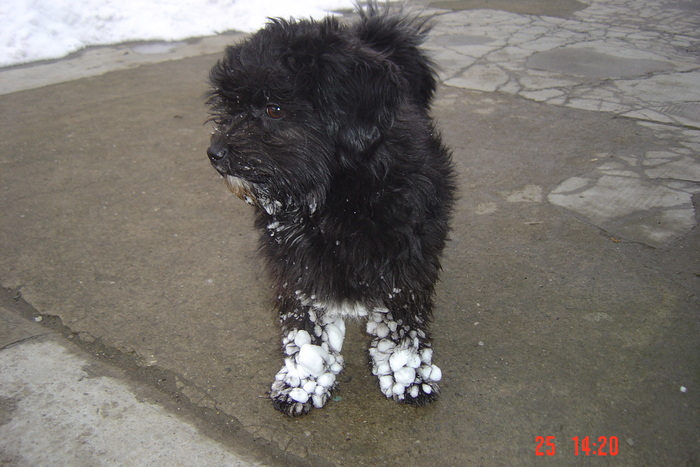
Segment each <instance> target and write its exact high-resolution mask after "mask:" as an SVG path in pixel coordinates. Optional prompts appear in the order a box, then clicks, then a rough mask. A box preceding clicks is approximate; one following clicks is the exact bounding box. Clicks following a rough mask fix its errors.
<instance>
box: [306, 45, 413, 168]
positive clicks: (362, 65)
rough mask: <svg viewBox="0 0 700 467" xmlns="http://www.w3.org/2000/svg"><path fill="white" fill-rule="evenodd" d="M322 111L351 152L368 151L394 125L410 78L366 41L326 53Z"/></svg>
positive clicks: (321, 87)
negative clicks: (341, 51)
mask: <svg viewBox="0 0 700 467" xmlns="http://www.w3.org/2000/svg"><path fill="white" fill-rule="evenodd" d="M322 67H323V69H322V72H321V74H320V79H322V80H324V81H325V82H326V83H333V84H332V85H331V86H329V87H326V88H324V87H323V86H320V87H319V91H320V97H321V104H322V106H323V108H321V113H322V114H323V115H325V116H326V120H327V122H328V123H329V125H330V126H331V129H332V131H334V132H335V134H336V135H337V137H338V143H339V144H340V145H341V146H342V147H343V148H344V149H346V150H347V151H349V152H350V153H351V154H363V153H366V152H368V151H369V150H370V149H371V148H372V147H373V146H374V145H375V144H377V143H378V142H379V141H380V140H381V139H382V137H383V136H384V135H385V134H386V132H387V130H388V129H389V128H390V127H391V126H392V125H393V123H394V120H395V118H396V114H397V112H398V109H399V107H400V105H401V100H402V98H403V97H404V92H405V89H406V87H407V86H406V82H405V79H404V76H403V75H402V74H401V73H400V70H399V69H398V68H397V67H396V65H395V64H394V63H393V62H391V61H390V60H387V59H386V57H384V56H382V55H381V54H380V53H378V52H376V51H375V50H374V49H371V48H369V47H366V46H365V45H353V46H352V48H351V50H349V51H347V52H346V53H345V54H341V55H338V56H328V57H324V60H323V62H322Z"/></svg>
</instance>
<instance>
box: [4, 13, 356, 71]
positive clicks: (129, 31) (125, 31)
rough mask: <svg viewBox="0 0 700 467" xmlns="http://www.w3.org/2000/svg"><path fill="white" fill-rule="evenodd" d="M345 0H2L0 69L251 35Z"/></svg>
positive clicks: (320, 15)
mask: <svg viewBox="0 0 700 467" xmlns="http://www.w3.org/2000/svg"><path fill="white" fill-rule="evenodd" d="M341 9H353V2H352V1H351V0H305V1H304V2H289V1H285V0H257V1H255V2H250V1H245V0H188V1H187V2H183V1H180V0H144V1H140V0H81V1H80V2H76V1H73V0H3V1H2V2H0V24H2V28H0V66H8V65H16V64H19V63H27V62H33V61H36V60H45V59H52V58H59V57H63V56H65V55H67V54H69V53H72V52H75V51H78V50H80V49H83V48H85V47H88V46H92V45H107V44H117V43H120V42H131V41H139V40H145V41H178V40H182V39H185V38H190V37H201V36H211V35H214V34H219V33H221V32H224V31H230V30H238V31H243V32H253V31H256V30H258V29H260V28H261V27H262V26H263V25H264V24H265V23H266V22H267V20H268V18H269V17H280V18H290V17H294V18H308V17H313V18H322V17H324V16H326V15H328V14H329V12H331V11H337V10H341Z"/></svg>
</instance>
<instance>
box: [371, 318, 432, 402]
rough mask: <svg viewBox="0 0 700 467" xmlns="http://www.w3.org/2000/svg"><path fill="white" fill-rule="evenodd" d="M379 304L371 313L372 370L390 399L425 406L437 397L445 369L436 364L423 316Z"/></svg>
mask: <svg viewBox="0 0 700 467" xmlns="http://www.w3.org/2000/svg"><path fill="white" fill-rule="evenodd" d="M394 314H397V315H399V313H393V312H392V311H391V310H389V309H388V308H385V307H377V308H374V310H372V312H371V313H370V314H369V320H368V321H367V333H368V334H370V335H371V336H373V337H374V338H373V339H372V342H371V344H370V349H369V354H370V359H371V364H372V373H374V375H376V376H377V377H378V378H379V387H380V389H381V391H382V393H383V394H384V395H385V396H386V397H387V398H392V399H394V400H396V401H399V402H407V403H410V404H417V405H424V404H427V403H429V402H432V401H433V400H435V399H437V397H438V392H439V387H438V384H437V382H438V381H440V379H441V378H442V371H441V370H440V368H438V367H437V366H436V365H434V364H433V363H432V357H433V349H432V348H431V343H430V339H429V337H428V335H427V329H426V325H427V323H425V322H423V321H422V320H421V319H420V318H418V317H415V316H413V317H412V319H408V317H407V316H406V314H403V313H401V315H403V318H402V317H400V316H394Z"/></svg>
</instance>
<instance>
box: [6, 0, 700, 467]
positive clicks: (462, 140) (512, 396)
mask: <svg viewBox="0 0 700 467" xmlns="http://www.w3.org/2000/svg"><path fill="white" fill-rule="evenodd" d="M433 7H440V8H443V10H440V11H439V13H440V14H439V16H438V24H437V26H436V28H435V30H434V31H433V35H432V36H431V39H430V41H429V43H428V47H429V48H430V49H431V50H432V53H433V56H434V57H435V59H436V61H437V62H438V63H439V64H440V66H441V70H442V71H441V79H442V80H443V83H444V84H443V86H442V87H441V89H440V93H439V95H438V98H437V101H436V104H435V109H434V114H435V116H436V118H437V120H438V121H439V126H440V127H441V128H442V129H443V133H444V139H445V141H446V142H447V143H448V144H449V145H451V146H452V147H453V149H454V157H455V162H456V165H457V168H458V171H459V185H460V201H459V203H458V208H457V212H456V215H455V219H454V223H453V227H454V230H453V233H452V241H451V242H450V243H449V245H448V248H447V251H446V255H445V261H444V263H445V264H444V267H445V271H444V273H443V276H442V278H443V280H442V283H441V284H440V287H439V289H438V298H437V303H438V309H437V310H436V318H435V323H434V326H433V330H434V334H435V341H436V342H435V358H436V363H438V364H439V365H440V366H441V368H442V369H443V372H444V382H443V394H442V398H441V400H440V401H439V402H438V403H437V404H434V405H433V406H431V407H427V408H421V409H416V408H413V407H406V406H401V405H396V404H393V403H392V402H389V401H387V400H385V399H384V398H383V397H382V395H381V394H380V393H379V391H378V389H377V388H376V384H375V382H374V380H373V377H372V376H371V374H370V372H369V370H368V368H367V365H366V356H365V350H364V349H365V347H366V345H367V339H366V337H365V336H364V335H363V333H362V332H361V328H362V327H361V325H359V324H358V325H354V326H353V325H352V324H351V325H349V326H348V338H347V342H346V344H345V347H344V349H346V350H345V351H344V352H345V357H346V362H347V369H346V371H345V373H344V374H343V375H342V376H341V379H342V381H341V383H342V385H341V388H340V391H339V392H338V395H337V397H336V398H335V400H334V401H332V402H331V403H329V405H328V406H327V407H326V408H324V409H323V410H320V411H316V412H314V413H312V414H311V415H310V416H308V417H305V418H302V419H294V420H290V419H287V418H285V417H283V416H282V415H281V414H279V413H277V412H275V411H274V410H273V409H272V408H271V405H270V402H269V401H268V400H267V398H266V397H265V392H266V391H267V390H268V388H269V383H270V381H271V378H272V377H273V375H274V374H275V372H276V371H277V370H278V365H279V355H278V353H277V347H278V344H277V328H276V324H275V317H274V316H273V314H272V312H271V311H270V296H269V290H268V288H267V286H266V282H265V278H264V275H263V274H262V272H261V270H260V265H261V264H260V261H259V259H258V258H257V256H256V255H255V233H254V232H253V230H252V228H251V216H250V212H249V207H248V206H246V205H245V204H244V203H241V202H240V201H238V200H237V199H236V198H234V197H232V196H230V194H229V193H228V192H227V191H226V190H225V188H224V187H223V185H222V184H221V181H220V180H219V178H218V176H216V174H215V173H214V172H213V170H212V169H211V167H209V164H208V162H207V160H206V157H205V154H204V151H205V149H206V146H207V139H208V131H207V128H206V127H203V126H202V122H203V121H204V119H205V118H206V114H205V109H204V107H203V105H202V95H203V93H204V92H205V90H206V74H207V72H208V68H209V67H210V66H211V65H212V64H213V63H214V61H215V60H216V59H217V58H218V53H219V51H218V50H211V49H208V48H207V44H211V48H212V49H217V48H219V47H220V45H221V44H220V38H214V39H207V40H205V41H190V42H188V43H185V44H181V45H174V46H172V47H170V48H168V47H164V48H158V47H155V49H150V50H151V51H152V52H153V51H155V52H157V53H156V54H150V55H149V54H143V53H141V54H140V55H139V54H138V53H135V52H133V51H132V49H131V48H130V47H134V45H125V46H120V47H122V48H119V47H117V48H112V49H105V50H99V51H91V53H89V54H84V55H79V56H77V57H73V58H71V59H70V60H64V61H58V62H56V63H48V64H41V65H38V66H34V67H19V68H13V69H7V70H0V93H1V94H4V95H2V96H0V128H2V130H1V131H2V138H1V139H0V164H1V167H2V170H0V197H1V198H0V200H1V201H2V202H1V203H0V210H1V212H2V219H3V222H2V225H0V281H1V283H2V286H3V287H5V288H6V289H7V290H8V292H7V293H6V295H4V296H3V297H1V298H3V301H2V309H3V314H2V316H3V320H4V324H3V334H2V337H3V342H2V349H3V350H1V351H0V440H1V441H0V463H5V464H9V465H48V464H55V463H57V462H58V463H64V464H65V465H114V464H119V463H120V462H122V463H125V462H126V463H129V464H132V465H133V463H132V462H131V461H130V459H132V458H131V457H129V456H131V455H132V454H133V452H139V453H142V454H141V456H137V457H136V459H137V461H136V462H135V463H136V464H142V465H165V464H166V463H167V464H170V463H171V462H172V460H173V459H177V458H180V459H181V462H182V464H183V465H184V464H190V462H189V461H188V459H189V458H188V457H186V455H184V454H181V451H186V452H191V453H197V454H196V456H199V455H200V454H199V453H202V452H206V453H207V455H210V456H211V457H208V458H206V459H208V460H204V459H205V458H203V457H202V458H199V457H198V458H199V459H200V462H198V463H199V464H200V465H203V464H206V465H235V463H237V462H238V463H262V464H267V465H273V464H276V463H278V464H288V463H292V464H294V463H298V464H310V465H322V464H337V465H349V464H359V465H370V464H372V465H381V464H387V465H400V464H406V463H412V464H416V465H434V464H439V465H539V464H547V465H565V464H588V463H600V462H607V463H615V464H620V465H694V464H696V463H698V462H700V448H699V447H698V446H700V443H699V441H700V417H699V414H700V397H699V396H698V393H699V392H698V389H699V388H700V364H699V363H698V358H697V356H698V350H700V349H699V347H700V345H699V344H700V329H699V327H700V323H699V316H698V309H699V307H698V301H697V296H698V291H699V289H700V286H699V282H700V261H699V259H700V240H699V238H700V237H699V235H698V227H697V220H698V216H697V214H696V210H697V205H698V191H699V190H700V163H699V162H698V157H699V155H698V154H699V153H700V52H699V50H700V49H698V44H699V43H700V34H699V33H698V32H697V31H698V30H700V27H698V26H700V11H699V8H700V7H698V6H697V5H696V4H694V3H691V2H686V1H681V0H656V1H648V2H643V3H642V2H637V1H633V0H619V1H612V0H611V1H575V0H570V1H562V2H546V1H539V0H525V1H520V2H511V1H505V0H503V1H499V0H491V1H489V0H463V1H455V2H439V3H436V4H434V5H433ZM485 7H488V8H491V9H484V8H485ZM227 39H228V38H227ZM233 40H235V39H233ZM209 41H211V42H209ZM146 50H149V49H146ZM125 51H126V52H125ZM142 51H143V49H142ZM214 51H216V53H215V54H213V55H207V54H206V53H207V52H214ZM178 54H179V55H178ZM86 55H87V57H86ZM144 55H149V57H150V59H149V60H146V59H145V58H143V56H144ZM100 56H101V57H103V60H101V59H99V58H96V57H100ZM117 58H119V59H117ZM132 59H133V60H132ZM81 60H83V61H82V62H81ZM85 60H88V61H89V60H95V61H94V62H89V63H91V65H89V66H87V68H90V69H99V70H100V73H103V72H105V71H109V70H113V71H109V72H107V73H104V74H94V75H92V76H88V77H84V76H86V74H81V73H77V74H75V73H74V71H75V70H80V69H81V67H83V68H86V64H87V63H88V62H85ZM144 60H146V61H153V62H156V63H150V64H146V63H144ZM164 60H169V61H164ZM52 70H56V74H55V75H53V74H52ZM66 70H71V72H70V73H67V72H66ZM66 73H67V74H66ZM87 75H90V73H89V72H88V73H87ZM52 76H53V77H52ZM31 83H34V84H31ZM36 86H43V87H36ZM22 317H24V318H29V319H34V318H39V317H41V318H42V320H41V322H40V323H39V324H37V323H31V322H29V323H27V322H25V321H23V319H24V318H22ZM28 325H32V326H30V328H31V329H29V328H27V326H28ZM28 329H29V330H28ZM5 331H6V332H5ZM6 333H7V334H6ZM78 348H79V349H81V350H80V351H78V350H76V349H78ZM94 359H98V360H99V361H95V360H94ZM105 362H108V363H109V365H107V366H105V365H106V364H105ZM115 365H116V368H114V366H115ZM34 369H41V371H38V372H37V371H31V370H34ZM95 375H97V376H95ZM91 383H95V384H98V385H97V386H86V385H89V384H91ZM55 385H59V386H61V390H56V389H55V387H56V386H55ZM66 388H67V389H66ZM142 391H144V392H142ZM97 393H99V394H101V398H97V397H95V396H94V394H97ZM71 394H72V395H73V397H71ZM80 394H83V396H84V397H83V396H80ZM129 394H132V397H130V396H129ZM133 394H136V396H133ZM75 403H77V406H75V405H71V404H75ZM91 404H93V405H91ZM74 407H83V408H84V410H83V411H80V409H78V408H74ZM48 408H54V409H56V408H58V409H61V408H63V410H62V411H60V410H59V412H56V413H54V412H51V413H52V415H50V416H43V417H42V414H48V413H49V412H44V410H48ZM88 408H90V409H88ZM32 409H34V410H32ZM39 412H41V413H39ZM95 414H99V415H100V418H97V417H96V416H94V415H95ZM47 419H50V422H48V423H47V422H46V420H47ZM37 420H42V421H43V423H44V425H43V426H44V428H45V430H43V431H41V430H39V428H37V425H38V422H37ZM134 420H141V423H136V422H134ZM144 426H145V428H146V431H145V432H141V431H138V430H141V429H143V428H144ZM166 426H167V427H169V429H170V430H172V431H168V429H166V428H165V427H166ZM57 434H58V436H56V435H57ZM134 436H135V437H136V438H134ZM538 436H542V437H547V436H552V437H554V442H555V444H556V447H557V450H556V453H555V454H554V455H552V456H548V455H543V456H538V455H536V448H537V441H536V440H537V437H538ZM584 436H591V437H593V440H594V441H597V439H598V437H600V436H605V437H616V438H617V439H618V440H619V453H618V454H617V455H616V456H606V459H600V457H601V456H600V455H599V454H596V455H593V454H591V455H588V456H587V455H586V454H585V453H583V452H580V453H579V455H578V456H576V455H575V452H574V445H573V441H572V438H573V437H579V438H582V437H584ZM134 439H138V440H141V442H137V441H134ZM606 439H609V438H606ZM18 440H24V444H22V443H19V444H17V443H18ZM27 440H41V441H42V443H38V442H36V443H32V442H29V441H27ZM100 443H103V444H100ZM18 446H19V447H18ZM139 447H140V448H141V450H140V451H139V450H138V449H139ZM544 451H546V448H545V447H543V449H541V450H540V452H543V453H544ZM149 453H151V454H153V455H152V456H151V457H148V454H149ZM156 454H157V455H156ZM61 456H67V457H61ZM71 456H73V457H71ZM158 456H171V457H158ZM71 461H72V462H71ZM127 461H128V462H127Z"/></svg>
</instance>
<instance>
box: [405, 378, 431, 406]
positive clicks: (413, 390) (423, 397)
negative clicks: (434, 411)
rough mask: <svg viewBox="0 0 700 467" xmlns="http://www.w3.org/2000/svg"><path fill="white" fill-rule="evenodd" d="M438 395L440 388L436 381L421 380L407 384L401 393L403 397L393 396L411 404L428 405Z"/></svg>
mask: <svg viewBox="0 0 700 467" xmlns="http://www.w3.org/2000/svg"><path fill="white" fill-rule="evenodd" d="M439 395H440V388H439V387H438V385H437V383H434V382H427V383H426V382H423V383H416V384H412V385H410V386H408V387H407V388H406V390H405V391H404V393H403V399H399V398H395V399H397V400H399V401H400V402H405V403H407V404H411V405H419V406H420V405H428V404H430V403H431V402H433V401H436V400H437V399H438V397H439Z"/></svg>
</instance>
